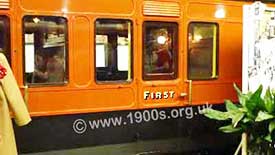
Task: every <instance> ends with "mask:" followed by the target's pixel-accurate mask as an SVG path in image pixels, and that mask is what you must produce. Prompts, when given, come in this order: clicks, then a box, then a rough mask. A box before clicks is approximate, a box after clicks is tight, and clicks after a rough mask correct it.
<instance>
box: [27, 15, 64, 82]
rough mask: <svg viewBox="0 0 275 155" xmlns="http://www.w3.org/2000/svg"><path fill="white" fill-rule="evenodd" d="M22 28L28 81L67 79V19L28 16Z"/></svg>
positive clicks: (59, 80) (60, 80)
mask: <svg viewBox="0 0 275 155" xmlns="http://www.w3.org/2000/svg"><path fill="white" fill-rule="evenodd" d="M23 28H24V29H23V30H24V33H23V46H24V48H23V49H24V58H25V70H24V71H25V72H24V75H25V76H24V77H25V83H26V84H28V85H56V84H64V83H67V75H68V67H67V59H68V54H67V51H68V49H67V44H68V41H67V20H66V19H65V18H63V17H52V16H25V17H24V19H23Z"/></svg>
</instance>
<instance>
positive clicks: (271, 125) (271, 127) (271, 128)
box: [268, 120, 275, 133]
mask: <svg viewBox="0 0 275 155" xmlns="http://www.w3.org/2000/svg"><path fill="white" fill-rule="evenodd" d="M274 130H275V121H274V120H273V121H271V122H269V125H268V131H269V133H272V132H273V131H274Z"/></svg>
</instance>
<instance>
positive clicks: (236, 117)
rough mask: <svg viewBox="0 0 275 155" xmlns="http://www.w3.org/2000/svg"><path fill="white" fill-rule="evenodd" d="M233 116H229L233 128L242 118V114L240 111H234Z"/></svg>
mask: <svg viewBox="0 0 275 155" xmlns="http://www.w3.org/2000/svg"><path fill="white" fill-rule="evenodd" d="M232 114H233V115H232V116H231V118H232V125H233V127H234V128H235V127H236V126H237V125H238V123H239V121H240V120H241V119H242V118H243V117H244V113H242V112H241V111H237V110H236V111H235V112H234V113H232Z"/></svg>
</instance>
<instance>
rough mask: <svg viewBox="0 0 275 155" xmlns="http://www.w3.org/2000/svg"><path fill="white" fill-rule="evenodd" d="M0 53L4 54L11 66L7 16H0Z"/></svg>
mask: <svg viewBox="0 0 275 155" xmlns="http://www.w3.org/2000/svg"><path fill="white" fill-rule="evenodd" d="M0 52H1V53H4V55H5V56H6V57H7V59H8V61H9V63H10V64H11V51H10V21H9V18H8V17H7V16H0Z"/></svg>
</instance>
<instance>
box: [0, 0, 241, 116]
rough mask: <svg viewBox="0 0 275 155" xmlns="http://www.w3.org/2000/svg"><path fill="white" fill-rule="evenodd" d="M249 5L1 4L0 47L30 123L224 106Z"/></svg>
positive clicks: (172, 1) (236, 76)
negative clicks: (35, 119)
mask: <svg viewBox="0 0 275 155" xmlns="http://www.w3.org/2000/svg"><path fill="white" fill-rule="evenodd" d="M242 4H243V3H241V2H232V1H195V0H194V1H193V0H192V1H180V0H169V1H168V0H167V1H142V0H138V1H133V0H121V1H116V2H114V1H108V0H105V1H97V0H96V1H94V0H93V1H89V0H85V1H79V2H77V1H73V0H70V1H59V0H57V1H54V2H53V3H50V2H49V1H46V0H42V1H39V2H38V1H37V2H36V1H30V0H20V1H12V0H10V1H9V0H1V3H0V7H1V10H0V17H1V18H0V20H1V40H0V41H1V42H0V43H1V44H0V46H1V47H0V48H1V51H2V52H4V53H5V54H6V56H7V57H8V58H9V60H10V63H11V65H12V68H13V71H14V74H15V75H16V78H17V80H18V84H19V86H20V87H21V89H22V92H25V97H26V99H28V100H27V104H28V107H29V111H30V113H31V115H32V116H45V115H60V114H77V113H90V112H102V111H116V110H126V109H128V110H129V109H145V108H159V107H174V106H185V105H199V104H205V103H211V104H212V103H222V102H223V100H224V99H225V98H229V99H235V93H234V91H233V88H232V83H233V82H236V83H238V84H240V83H241V64H242V62H241V58H242V56H241V54H242V52H241V49H242ZM113 6H115V7H113ZM219 16H221V17H219ZM161 46H162V47H161ZM158 48H163V49H165V50H167V51H168V53H167V54H166V55H165V54H161V53H160V52H158V51H157V50H159V49H158ZM165 50H163V51H165ZM165 59H167V60H165ZM161 61H169V63H167V62H166V63H165V62H164V64H162V63H163V62H161ZM162 65H163V66H162ZM161 67H164V68H162V69H161ZM165 67H166V69H165ZM158 68H159V69H158ZM23 90H25V91H23ZM166 92H173V95H169V97H167V98H166V97H165V96H166V95H165V93H166ZM147 93H149V94H150V95H149V96H148V97H145V96H147V95H148V94H147ZM156 95H157V96H156Z"/></svg>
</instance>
